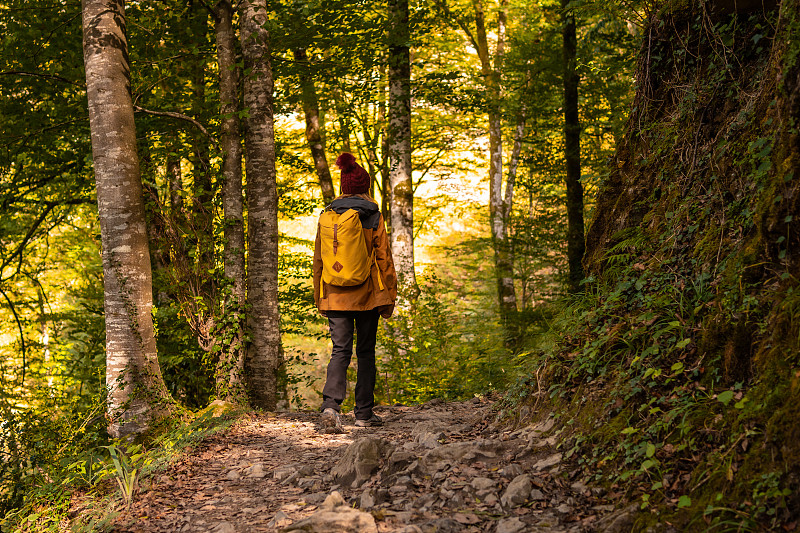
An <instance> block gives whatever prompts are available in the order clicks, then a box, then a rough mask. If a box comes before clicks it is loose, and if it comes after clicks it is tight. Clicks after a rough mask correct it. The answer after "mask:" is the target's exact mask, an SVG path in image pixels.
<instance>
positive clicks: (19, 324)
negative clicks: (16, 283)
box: [0, 287, 27, 385]
mask: <svg viewBox="0 0 800 533" xmlns="http://www.w3.org/2000/svg"><path fill="white" fill-rule="evenodd" d="M0 294H2V295H3V296H4V297H5V299H6V301H7V302H8V307H9V308H10V309H11V313H12V314H13V315H14V319H15V320H16V321H17V328H19V342H20V346H21V347H22V380H21V382H22V385H25V366H26V364H27V363H26V358H25V355H26V351H25V334H24V332H23V331H22V322H20V320H19V315H17V309H16V308H15V307H14V304H13V303H12V302H11V298H9V297H8V295H7V294H6V291H4V290H3V289H2V288H1V287H0Z"/></svg>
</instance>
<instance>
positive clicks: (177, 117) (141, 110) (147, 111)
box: [133, 105, 220, 152]
mask: <svg viewBox="0 0 800 533" xmlns="http://www.w3.org/2000/svg"><path fill="white" fill-rule="evenodd" d="M133 110H134V111H136V112H138V113H144V114H146V115H153V116H156V117H168V118H174V119H175V120H183V121H184V122H188V123H190V124H192V125H194V127H196V128H197V129H199V130H200V131H201V132H202V134H203V135H205V136H206V137H208V140H209V141H211V143H212V144H213V145H214V148H215V149H216V150H217V151H218V152H219V151H220V148H219V144H217V140H216V139H215V138H214V137H213V136H212V135H211V134H210V133H208V130H207V129H206V128H205V127H204V126H203V125H202V124H200V123H199V122H197V121H196V120H195V119H193V118H192V117H190V116H188V115H184V114H183V113H176V112H175V111H154V110H152V109H145V108H143V107H140V106H138V105H135V106H133Z"/></svg>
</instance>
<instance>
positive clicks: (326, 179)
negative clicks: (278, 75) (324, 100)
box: [294, 48, 336, 205]
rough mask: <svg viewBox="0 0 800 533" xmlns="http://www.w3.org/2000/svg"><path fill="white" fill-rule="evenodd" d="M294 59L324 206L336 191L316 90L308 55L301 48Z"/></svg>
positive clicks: (308, 138) (307, 133)
mask: <svg viewBox="0 0 800 533" xmlns="http://www.w3.org/2000/svg"><path fill="white" fill-rule="evenodd" d="M294 59H295V61H297V63H298V66H299V67H300V69H301V71H300V93H301V97H302V99H303V113H304V114H305V116H306V141H308V147H309V148H310V149H311V157H312V158H313V159H314V168H315V169H316V171H317V177H318V178H319V187H320V189H321V190H322V198H323V200H324V202H325V205H328V204H329V203H331V202H332V201H333V199H334V198H336V191H334V189H333V180H332V179H331V170H330V167H329V166H328V158H327V157H326V156H325V143H324V142H323V139H322V125H321V123H320V116H319V100H318V99H317V89H316V87H315V86H314V79H313V78H312V77H311V72H310V71H309V70H308V69H309V67H310V65H309V61H308V54H307V53H306V51H305V49H303V48H296V49H295V50H294Z"/></svg>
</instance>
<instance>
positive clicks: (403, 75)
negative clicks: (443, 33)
mask: <svg viewBox="0 0 800 533" xmlns="http://www.w3.org/2000/svg"><path fill="white" fill-rule="evenodd" d="M389 21H390V36H391V40H390V45H389V131H388V134H389V135H388V136H389V188H390V189H391V191H392V192H391V195H390V198H391V204H390V210H391V220H392V233H391V236H390V241H391V246H392V256H394V265H395V269H396V270H397V281H398V285H399V288H400V293H401V295H403V296H404V297H406V298H411V299H416V297H417V295H418V293H419V288H418V287H417V278H416V276H415V274H414V187H413V183H412V181H411V55H410V50H409V47H408V42H409V39H410V32H409V27H408V0H389Z"/></svg>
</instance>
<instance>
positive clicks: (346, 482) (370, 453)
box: [331, 437, 391, 487]
mask: <svg viewBox="0 0 800 533" xmlns="http://www.w3.org/2000/svg"><path fill="white" fill-rule="evenodd" d="M390 450H391V445H390V444H389V443H388V442H387V441H385V440H383V439H377V438H375V437H361V438H360V439H357V440H355V441H353V443H352V444H351V445H350V446H348V447H347V450H346V451H345V452H344V456H342V458H341V459H340V460H339V462H338V463H337V464H336V466H335V467H334V468H333V470H332V471H331V474H332V475H333V481H334V482H335V483H338V484H339V485H342V486H343V487H349V486H351V485H352V484H355V486H360V485H361V484H362V483H364V481H366V480H368V479H369V478H370V477H371V476H372V474H374V473H375V472H376V471H377V470H378V468H379V467H380V465H381V460H382V459H383V458H384V457H386V456H387V455H388V453H389V451H390Z"/></svg>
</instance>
